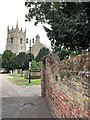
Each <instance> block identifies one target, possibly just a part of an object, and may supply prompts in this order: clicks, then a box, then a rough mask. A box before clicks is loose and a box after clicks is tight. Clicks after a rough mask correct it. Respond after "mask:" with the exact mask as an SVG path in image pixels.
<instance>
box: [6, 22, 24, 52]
mask: <svg viewBox="0 0 90 120" xmlns="http://www.w3.org/2000/svg"><path fill="white" fill-rule="evenodd" d="M6 50H11V51H12V52H13V53H16V54H19V53H20V52H26V29H25V31H23V30H22V27H21V29H20V30H19V28H18V22H17V24H16V28H15V29H14V27H13V26H12V29H11V30H10V29H9V26H8V27H7V43H6Z"/></svg>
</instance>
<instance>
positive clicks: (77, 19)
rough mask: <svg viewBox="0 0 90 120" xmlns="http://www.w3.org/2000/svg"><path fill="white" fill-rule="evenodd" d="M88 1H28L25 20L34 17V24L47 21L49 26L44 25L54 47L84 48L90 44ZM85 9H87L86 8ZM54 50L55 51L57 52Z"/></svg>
mask: <svg viewBox="0 0 90 120" xmlns="http://www.w3.org/2000/svg"><path fill="white" fill-rule="evenodd" d="M88 4H89V3H85V2H84V3H82V2H81V3H80V2H30V1H28V0H27V1H26V2H25V6H26V7H27V8H28V13H27V14H26V21H31V19H33V17H35V19H36V21H35V25H37V24H38V23H39V22H41V23H47V24H49V25H50V26H51V28H47V27H45V26H44V29H45V30H46V32H47V35H48V37H49V39H50V40H51V44H52V46H53V47H54V49H57V48H58V51H61V48H62V46H64V47H65V48H67V49H68V48H69V49H70V50H71V51H75V50H76V51H77V50H82V49H86V48H88V47H89V44H90V39H89V37H90V34H89V30H90V29H89V30H87V29H88V28H89V27H88V26H90V25H89V23H90V22H89V21H90V17H88V16H90V8H89V7H88ZM86 9H87V10H86ZM58 51H56V50H55V52H58Z"/></svg>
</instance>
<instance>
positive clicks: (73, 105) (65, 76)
mask: <svg viewBox="0 0 90 120" xmlns="http://www.w3.org/2000/svg"><path fill="white" fill-rule="evenodd" d="M89 57H90V56H89V54H87V55H81V56H77V57H74V58H71V59H68V60H63V61H59V59H58V57H57V56H56V55H53V54H50V55H48V56H47V57H45V58H44V59H43V60H42V62H41V80H42V82H41V89H42V90H41V91H42V96H45V98H46V99H47V102H48V104H49V106H50V109H51V111H52V113H53V115H54V117H57V118H77V117H79V118H87V117H89V115H90V106H89V104H90V96H89V92H90V91H89V90H90V89H89V88H90V79H89V78H90V74H89V73H88V72H89V70H90V66H89V65H90V64H89V62H90V58H89Z"/></svg>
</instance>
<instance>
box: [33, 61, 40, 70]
mask: <svg viewBox="0 0 90 120" xmlns="http://www.w3.org/2000/svg"><path fill="white" fill-rule="evenodd" d="M31 70H40V63H39V62H36V61H35V60H32V65H31Z"/></svg>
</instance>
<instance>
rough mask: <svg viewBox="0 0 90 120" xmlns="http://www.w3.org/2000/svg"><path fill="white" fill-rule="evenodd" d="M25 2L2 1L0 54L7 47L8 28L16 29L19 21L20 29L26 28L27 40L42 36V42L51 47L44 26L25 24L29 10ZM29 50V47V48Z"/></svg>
mask: <svg viewBox="0 0 90 120" xmlns="http://www.w3.org/2000/svg"><path fill="white" fill-rule="evenodd" d="M24 3H25V0H1V1H0V53H3V51H4V50H5V47H6V38H7V26H8V25H9V26H10V29H11V28H12V26H14V28H15V27H16V22H17V20H18V26H19V28H21V26H22V28H23V30H24V29H25V27H26V30H27V33H26V37H27V38H29V39H30V38H31V39H32V38H33V37H34V38H35V36H36V35H37V34H39V35H40V41H41V42H42V43H44V44H46V45H48V46H50V41H49V40H48V38H47V35H46V32H45V30H44V29H43V27H42V25H41V24H39V25H38V26H34V22H33V21H32V22H25V14H26V13H27V8H26V7H25V5H24ZM27 49H28V46H27Z"/></svg>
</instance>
